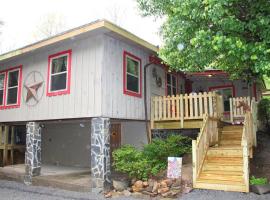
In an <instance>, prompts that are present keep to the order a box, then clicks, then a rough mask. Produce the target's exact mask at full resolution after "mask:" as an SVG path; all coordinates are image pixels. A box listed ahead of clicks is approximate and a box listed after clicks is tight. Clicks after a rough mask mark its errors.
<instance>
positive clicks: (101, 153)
mask: <svg viewBox="0 0 270 200" xmlns="http://www.w3.org/2000/svg"><path fill="white" fill-rule="evenodd" d="M110 175H111V169H110V119H109V118H93V119H92V121H91V176H92V188H94V189H105V188H107V187H109V186H110V185H111V180H110V178H111V176H110Z"/></svg>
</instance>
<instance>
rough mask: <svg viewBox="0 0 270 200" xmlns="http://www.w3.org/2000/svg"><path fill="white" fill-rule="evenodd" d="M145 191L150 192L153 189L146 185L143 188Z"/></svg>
mask: <svg viewBox="0 0 270 200" xmlns="http://www.w3.org/2000/svg"><path fill="white" fill-rule="evenodd" d="M145 191H147V192H152V191H153V186H148V187H146V188H145Z"/></svg>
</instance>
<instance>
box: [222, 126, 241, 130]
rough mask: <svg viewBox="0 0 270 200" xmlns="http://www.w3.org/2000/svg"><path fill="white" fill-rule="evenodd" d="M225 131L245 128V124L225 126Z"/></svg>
mask: <svg viewBox="0 0 270 200" xmlns="http://www.w3.org/2000/svg"><path fill="white" fill-rule="evenodd" d="M223 130H224V131H230V130H243V125H230V126H224V127H223Z"/></svg>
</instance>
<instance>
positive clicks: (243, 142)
mask: <svg viewBox="0 0 270 200" xmlns="http://www.w3.org/2000/svg"><path fill="white" fill-rule="evenodd" d="M243 104H244V105H245V106H249V107H250V110H249V109H248V110H244V109H243V107H242V106H239V105H243ZM223 113H224V108H223V99H222V96H219V95H217V94H215V93H213V92H209V93H198V94H189V95H188V94H185V95H177V96H164V97H153V98H152V102H151V129H152V130H153V129H194V128H199V129H200V133H199V135H198V137H197V139H196V140H193V141H192V160H193V165H192V166H193V187H194V188H201V189H212V190H224V191H235V192H249V158H252V156H253V155H252V154H253V151H252V149H253V147H255V146H256V144H257V142H256V130H257V116H256V113H257V103H256V102H255V99H251V98H250V97H239V98H238V97H237V98H232V99H230V119H229V120H227V121H226V122H227V123H224V122H225V118H224V117H223ZM236 121H237V122H239V121H240V122H243V125H238V126H236V125H231V124H234V122H236ZM228 122H230V123H231V124H229V123H228Z"/></svg>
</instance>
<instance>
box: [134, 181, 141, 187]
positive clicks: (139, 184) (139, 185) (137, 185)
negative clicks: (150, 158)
mask: <svg viewBox="0 0 270 200" xmlns="http://www.w3.org/2000/svg"><path fill="white" fill-rule="evenodd" d="M134 186H135V187H137V188H142V187H143V182H142V181H136V182H135V183H134Z"/></svg>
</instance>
